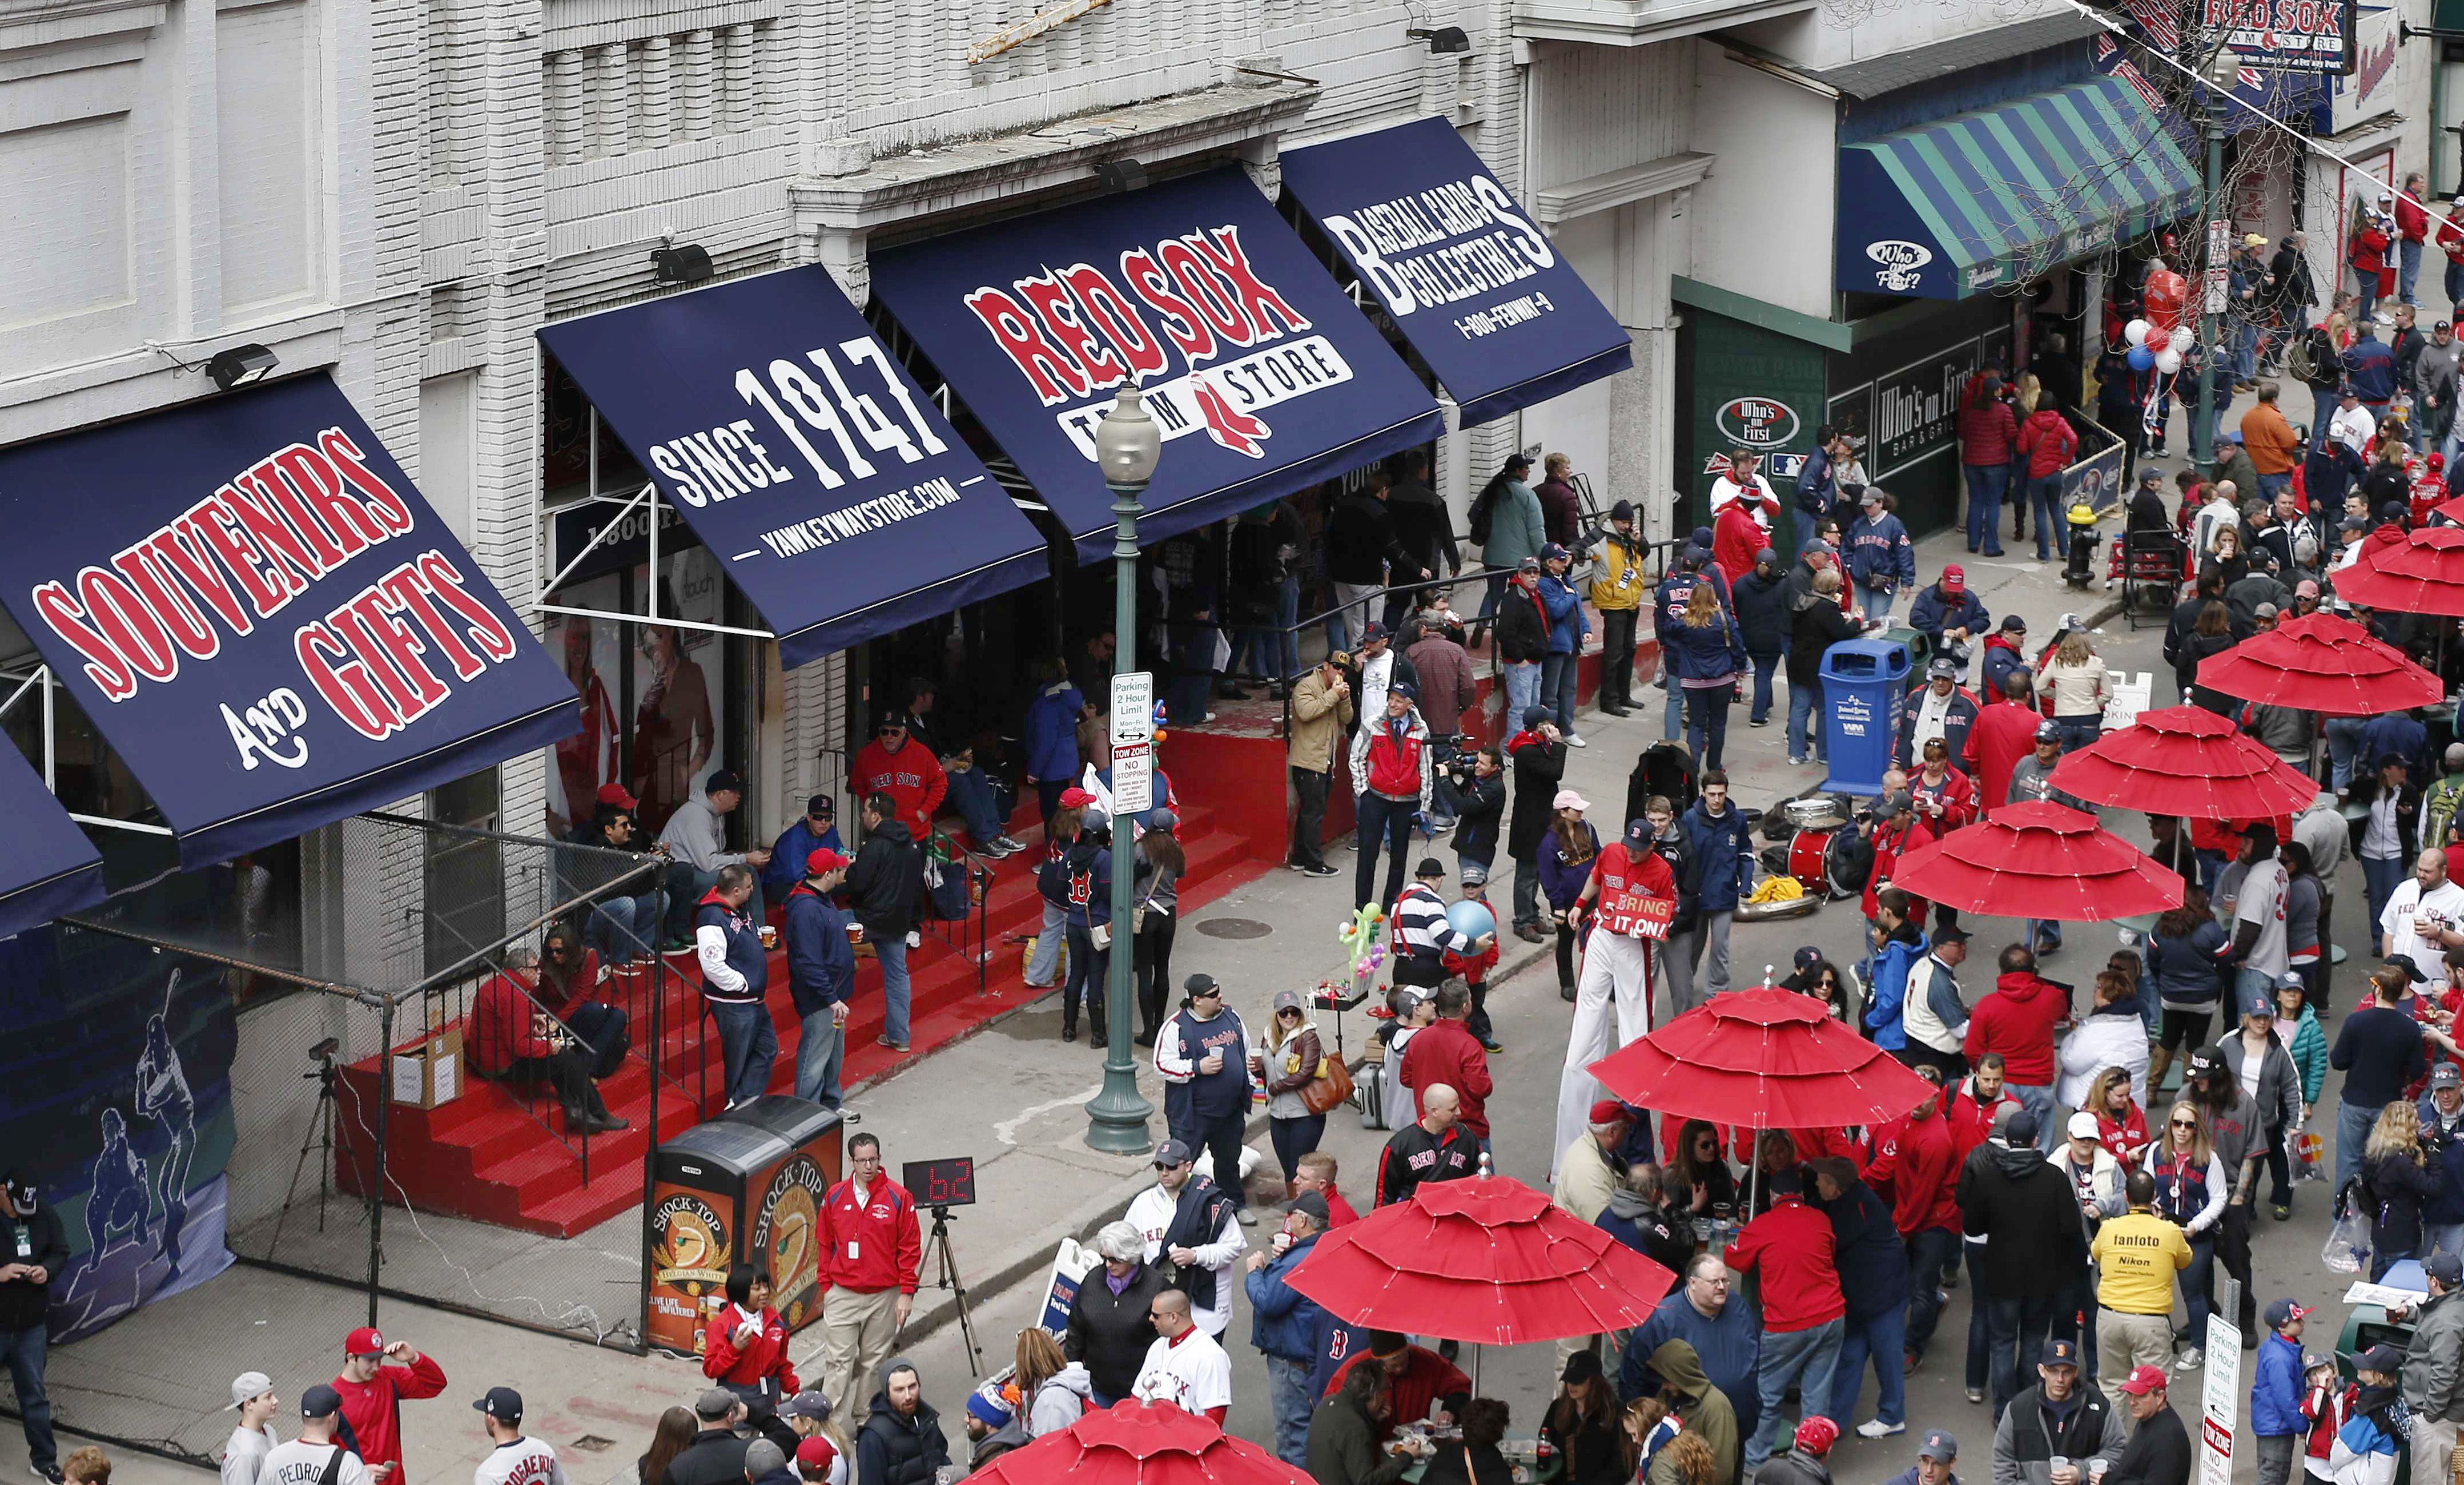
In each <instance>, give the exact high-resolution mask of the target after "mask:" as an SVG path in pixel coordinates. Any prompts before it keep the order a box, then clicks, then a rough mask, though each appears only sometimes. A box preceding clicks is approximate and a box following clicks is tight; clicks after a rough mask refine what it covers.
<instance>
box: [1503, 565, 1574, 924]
mask: <svg viewBox="0 0 2464 1485" xmlns="http://www.w3.org/2000/svg"><path fill="white" fill-rule="evenodd" d="M1513 601H1514V600H1513V595H1512V594H1511V593H1509V594H1508V595H1507V602H1506V604H1505V605H1500V612H1501V613H1503V612H1504V611H1505V608H1506V606H1507V605H1510V604H1511V603H1512V602H1513ZM1503 632H1504V629H1503V625H1502V624H1501V626H1500V633H1501V634H1502V633H1503ZM1552 718H1553V713H1551V711H1550V710H1549V709H1548V708H1546V707H1544V706H1541V705H1539V704H1538V703H1537V702H1534V703H1532V704H1531V705H1529V706H1527V707H1525V708H1524V709H1523V715H1522V722H1523V730H1522V731H1521V732H1516V733H1515V734H1514V735H1513V736H1511V737H1508V738H1507V740H1506V761H1507V763H1509V764H1511V765H1513V768H1514V818H1513V819H1511V820H1509V821H1508V822H1507V827H1506V854H1507V855H1508V856H1510V857H1512V858H1513V859H1514V936H1515V937H1517V938H1520V939H1522V940H1523V941H1524V942H1526V943H1530V944H1537V943H1540V942H1541V941H1542V940H1544V939H1546V938H1547V937H1548V936H1549V935H1548V934H1546V933H1544V932H1542V931H1541V929H1540V842H1541V841H1543V840H1545V839H1547V837H1548V834H1549V824H1550V821H1551V819H1554V818H1555V816H1556V808H1555V806H1554V805H1553V804H1552V803H1551V801H1552V800H1554V799H1555V798H1556V797H1557V784H1558V781H1559V780H1560V779H1562V778H1564V777H1565V776H1566V744H1565V742H1564V741H1563V740H1562V739H1561V738H1560V737H1559V736H1558V732H1557V724H1556V722H1555V721H1554V720H1552Z"/></svg>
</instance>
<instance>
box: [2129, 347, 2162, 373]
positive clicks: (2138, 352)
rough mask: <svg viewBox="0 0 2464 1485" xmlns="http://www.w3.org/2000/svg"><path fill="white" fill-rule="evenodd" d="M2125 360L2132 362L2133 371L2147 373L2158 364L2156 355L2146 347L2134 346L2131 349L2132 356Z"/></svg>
mask: <svg viewBox="0 0 2464 1485" xmlns="http://www.w3.org/2000/svg"><path fill="white" fill-rule="evenodd" d="M2123 360H2126V361H2128V362H2130V369H2131V370H2133V371H2145V370H2146V369H2147V368H2148V367H2150V366H2153V365H2155V364H2156V353H2155V352H2154V351H2151V350H2149V349H2148V348H2147V347H2145V346H2144V345H2134V346H2132V347H2131V348H2130V354H2129V355H2128V356H2125V357H2123Z"/></svg>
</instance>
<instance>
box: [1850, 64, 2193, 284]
mask: <svg viewBox="0 0 2464 1485" xmlns="http://www.w3.org/2000/svg"><path fill="white" fill-rule="evenodd" d="M2199 199H2200V186H2199V173H2198V172H2197V171H2196V170H2194V169H2192V168H2191V167H2190V163H2189V160H2188V159H2187V158H2185V157H2184V156H2183V154H2182V149H2181V146H2180V145H2179V144H2177V143H2176V142H2174V140H2173V137H2172V135H2171V134H2170V133H2169V132H2167V129H2166V128H2165V126H2164V121H2163V120H2162V119H2161V118H2160V117H2159V116H2158V115H2157V113H2156V110H2155V109H2154V108H2153V107H2152V106H2151V105H2150V104H2149V103H2148V101H2147V99H2146V98H2145V97H2143V96H2142V95H2141V94H2140V93H2139V91H2138V90H2137V89H2135V88H2133V87H2131V86H2130V84H2129V83H2128V81H2127V80H2125V79H2123V78H2122V77H2118V76H2104V77H2100V78H2097V79H2096V80H2095V81H2092V82H2081V83H2075V84H2073V85H2072V86H2070V87H2066V88H2057V89H2055V90H2054V91H2052V92H2050V93H2037V94H2032V95H2030V96H2028V97H2026V98H2014V99H2013V100H2012V101H2010V102H2007V103H2000V104H1996V105H1995V106H1993V107H1991V108H1988V109H1981V110H1979V111H1977V112H1975V113H1968V114H1961V115H1958V116H1957V117H1955V118H1950V119H1945V120H1939V121H1937V122H1934V123H1928V124H1924V125H1921V126H1919V127H1917V128H1913V129H1902V130H1900V131H1898V132H1897V133H1894V134H1885V135H1882V136H1881V137H1880V138H1878V139H1873V140H1868V141H1866V142H1863V143H1859V144H1851V145H1849V146H1848V147H1846V148H1845V149H1842V150H1841V151H1840V152H1839V226H1838V276H1839V288H1840V289H1841V290H1842V291H1843V292H1845V291H1851V290H1863V291H1865V292H1867V293H1881V294H1904V295H1917V296H1919V297H1922V298H1928V299H1958V298H1965V297H1966V296H1967V295H1970V294H1974V293H1977V292H1979V291H1982V290H1989V289H1993V288H1997V287H2001V286H2005V285H2010V284H2016V283H2022V282H2025V281H2026V280H2028V279H2030V278H2033V277H2035V275H2037V274H2039V273H2044V272H2046V271H2047V270H2049V269H2052V268H2054V267H2057V266H2058V265H2060V264H2062V263H2066V262H2068V261H2070V260H2071V259H2073V258H2076V257H2079V256H2080V255H2082V254H2084V253H2090V252H2099V251H2103V250H2104V249H2106V248H2109V247H2112V246H2113V245H2115V244H2116V243H2123V242H2128V241H2129V240H2130V239H2132V238H2134V237H2137V236H2139V235H2140V234H2142V233H2144V232H2145V231H2147V230H2149V229H2152V228H2155V227H2159V226H2162V225H2164V224H2166V223H2168V222H2171V221H2174V220H2175V219H2177V218H2179V217H2180V216H2182V215H2183V214H2184V213H2185V212H2188V211H2189V210H2191V209H2193V208H2194V207H2197V205H2198V203H2199Z"/></svg>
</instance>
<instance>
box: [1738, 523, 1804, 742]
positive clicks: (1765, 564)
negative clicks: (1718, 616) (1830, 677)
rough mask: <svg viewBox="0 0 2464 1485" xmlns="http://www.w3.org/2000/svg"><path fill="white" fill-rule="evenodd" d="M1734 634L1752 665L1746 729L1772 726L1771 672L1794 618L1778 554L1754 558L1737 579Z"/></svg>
mask: <svg viewBox="0 0 2464 1485" xmlns="http://www.w3.org/2000/svg"><path fill="white" fill-rule="evenodd" d="M1734 601H1735V602H1736V605H1737V634H1738V637H1739V638H1740V639H1742V640H1744V641H1745V642H1746V656H1747V658H1748V659H1749V660H1751V661H1752V662H1753V663H1754V704H1753V710H1752V712H1751V713H1750V714H1749V715H1748V717H1747V719H1746V725H1747V726H1748V727H1764V726H1767V725H1769V724H1770V722H1771V672H1773V671H1775V670H1777V669H1778V668H1779V663H1780V657H1781V655H1783V654H1784V653H1785V652H1786V651H1787V649H1788V632H1789V624H1790V622H1791V621H1792V620H1793V619H1794V618H1795V617H1796V614H1795V610H1793V608H1791V607H1790V606H1789V588H1788V575H1787V574H1786V573H1784V572H1782V571H1781V570H1780V565H1779V554H1778V553H1776V552H1774V551H1772V550H1771V548H1769V547H1765V548H1763V549H1762V550H1761V551H1759V552H1757V553H1755V554H1754V570H1753V571H1752V572H1749V573H1748V574H1746V575H1745V576H1744V577H1742V578H1740V579H1737V586H1736V588H1735V590H1734Z"/></svg>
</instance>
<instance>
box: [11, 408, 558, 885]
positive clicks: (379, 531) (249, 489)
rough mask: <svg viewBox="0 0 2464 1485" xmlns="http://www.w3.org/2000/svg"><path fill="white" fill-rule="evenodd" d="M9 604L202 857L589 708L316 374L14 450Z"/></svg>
mask: <svg viewBox="0 0 2464 1485" xmlns="http://www.w3.org/2000/svg"><path fill="white" fill-rule="evenodd" d="M0 526H5V527H6V528H7V530H8V532H9V539H8V541H6V542H5V543H0V604H5V605H6V606H7V608H8V610H9V612H10V614H11V617H13V618H14V619H15V620H16V621H17V623H18V626H19V627H20V628H22V629H24V630H25V631H26V634H27V636H28V638H30V639H32V640H33V642H34V645H35V647H36V648H37V649H39V650H40V651H41V652H42V654H43V658H44V659H45V660H47V661H49V662H50V663H51V666H52V670H53V673H54V674H55V675H57V676H58V677H59V678H60V682H61V685H62V686H63V687H64V688H66V690H67V691H68V692H69V694H70V695H71V696H73V697H74V698H76V700H77V705H78V706H79V707H81V708H82V709H83V710H84V711H85V714H86V715H87V716H88V717H89V718H90V719H92V721H93V722H94V725H95V726H96V727H97V728H99V729H100V731H101V732H102V734H103V736H104V737H105V738H106V739H108V740H109V742H110V744H111V746H112V749H113V751H114V752H116V753H119V755H120V756H121V759H122V760H124V761H125V762H126V763H127V765H128V767H129V768H130V769H131V770H132V771H133V772H134V773H135V774H136V775H137V778H138V781H139V782H141V783H143V785H144V786H145V792H146V794H147V795H148V796H149V797H151V798H152V799H153V801H154V804H155V806H156V807H157V808H158V809H160V810H161V811H162V813H163V817H164V819H165V821H166V822H167V823H168V824H169V825H170V826H171V829H172V832H173V834H174V835H175V836H176V837H177V838H178V840H179V845H180V862H181V864H182V865H183V866H184V867H186V868H187V869H191V870H193V869H195V868H197V867H199V866H204V865H209V864H211V863H214V862H218V861H224V860H228V859H229V858H231V857H233V856H237V855H240V854H241V853H243V852H247V851H252V850H254V849H256V848H258V847H260V846H264V845H269V844H272V843H274V842H275V841H286V840H289V839H291V838H292V837H294V836H297V835H300V834H302V833H303V832H306V831H309V830H313V829H315V828H317V827H318V826H319V825H324V824H329V823H331V822H333V821H334V820H337V819H342V818H343V817H345V816H348V815H354V814H357V813H358V812H360V811H361V810H363V809H367V808H370V807H372V806H376V805H382V804H386V803H390V802H392V801H394V800H397V799H401V798H404V797H407V796H410V795H414V794H418V793H420V792H422V791H423V790H426V789H429V788H432V787H433V786H435V785H437V784H440V783H444V782H446V781H448V780H450V779H453V778H458V777H460V776H462V775H465V774H469V773H471V772H473V770H476V769H480V768H484V767H486V766H487V765H489V764H492V763H497V762H501V761H503V760H504V759H506V758H509V757H513V756H514V755H516V754H517V753H529V752H532V751H534V750H537V749H539V748H542V747H545V746H546V745H547V744H549V743H551V742H554V741H555V740H556V739H558V738H560V737H562V736H565V735H566V734H568V733H571V732H577V731H579V730H580V728H581V726H582V715H581V700H580V698H579V697H578V696H577V695H576V694H575V692H574V688H573V686H572V683H570V682H568V681H567V680H565V678H564V676H563V675H562V674H561V672H560V671H559V670H558V669H557V667H556V665H555V663H554V662H552V661H550V660H549V659H548V657H547V654H546V652H545V651H543V650H541V649H540V648H539V644H538V643H537V642H536V641H534V640H533V639H532V638H531V635H530V629H529V626H528V625H527V624H525V623H524V622H522V620H521V618H520V616H518V615H517V614H516V613H515V612H514V611H513V609H512V608H511V607H509V606H508V605H507V604H506V602H505V601H504V600H503V598H501V597H499V596H498V595H497V593H496V591H495V587H494V586H493V585H492V584H491V583H490V582H489V581H488V578H487V575H486V574H485V573H483V572H481V571H480V569H479V565H478V563H476V562H474V561H473V560H472V558H471V554H470V553H468V552H466V551H464V550H463V547H462V543H461V542H460V541H458V540H456V539H455V538H454V536H453V534H452V533H451V531H449V530H447V529H446V526H445V523H444V521H443V519H442V518H441V517H439V516H438V515H437V513H436V512H435V511H434V510H433V509H432V508H430V507H429V504H428V502H427V501H426V500H425V499H423V498H422V497H421V495H420V493H419V491H417V490H415V489H413V488H412V486H411V483H410V479H409V477H408V476H407V475H406V474H405V473H404V472H403V470H402V467H401V466H400V465H399V464H397V463H395V462H394V459H393V456H392V455H390V454H388V453H387V452H386V451H385V446H384V445H382V444H380V443H379V442H377V437H376V435H375V433H373V432H371V431H370V430H369V428H368V426H367V424H366V422H365V421H363V419H362V418H361V417H360V415H359V413H358V412H357V411H355V410H354V409H353V408H352V406H351V404H350V402H349V401H348V400H347V399H346V398H344V397H343V396H342V392H341V388H340V387H338V386H336V385H335V384H334V381H333V379H332V378H331V377H329V376H327V375H325V374H324V373H323V372H317V373H314V374H311V375H308V376H302V377H295V378H292V379H290V380H287V381H283V382H273V383H270V384H266V385H260V386H253V387H246V388H243V389H241V390H238V391H235V392H231V393H229V394H227V395H225V396H222V397H212V398H205V399H202V400H200V401H197V402H193V403H187V404H182V405H180V406H177V407H173V408H170V409H168V410H165V411H163V412H158V413H154V414H151V415H149V416H146V417H143V418H138V419H134V420H132V421H130V422H126V423H115V424H109V425H106V426H100V427H94V428H87V429H82V430H80V431H78V432H75V433H67V434H62V435H61V436H59V437H57V438H49V439H44V440H41V441H39V442H37V443H32V444H23V445H19V446H18V447H16V448H9V449H5V450H0Z"/></svg>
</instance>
